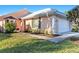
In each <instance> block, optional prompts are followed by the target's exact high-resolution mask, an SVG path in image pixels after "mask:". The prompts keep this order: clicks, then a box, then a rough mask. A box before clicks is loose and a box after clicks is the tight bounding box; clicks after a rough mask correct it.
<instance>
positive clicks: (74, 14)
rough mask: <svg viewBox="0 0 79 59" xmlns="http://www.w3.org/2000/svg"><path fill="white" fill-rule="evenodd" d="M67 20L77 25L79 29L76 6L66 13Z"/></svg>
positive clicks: (78, 10) (77, 8)
mask: <svg viewBox="0 0 79 59" xmlns="http://www.w3.org/2000/svg"><path fill="white" fill-rule="evenodd" d="M67 18H68V20H70V21H71V22H73V23H74V24H77V25H78V26H77V27H78V28H79V6H76V7H75V8H73V9H72V10H70V11H68V12H67Z"/></svg>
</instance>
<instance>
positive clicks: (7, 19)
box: [0, 9, 31, 32]
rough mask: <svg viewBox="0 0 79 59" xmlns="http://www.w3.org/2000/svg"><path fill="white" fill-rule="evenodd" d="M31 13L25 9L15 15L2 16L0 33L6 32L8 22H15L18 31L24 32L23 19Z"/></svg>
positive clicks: (0, 17)
mask: <svg viewBox="0 0 79 59" xmlns="http://www.w3.org/2000/svg"><path fill="white" fill-rule="evenodd" d="M30 13H31V12H29V11H28V10H25V9H23V10H20V11H17V12H14V13H10V14H6V15H3V16H0V31H1V32H5V23H6V22H14V23H15V25H16V30H17V31H24V23H23V22H24V20H22V19H21V17H23V16H25V15H28V14H30Z"/></svg>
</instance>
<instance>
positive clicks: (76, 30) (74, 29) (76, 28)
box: [72, 24, 79, 32]
mask: <svg viewBox="0 0 79 59" xmlns="http://www.w3.org/2000/svg"><path fill="white" fill-rule="evenodd" d="M72 26H73V27H72V31H73V32H78V30H79V27H78V25H77V24H73V25H72Z"/></svg>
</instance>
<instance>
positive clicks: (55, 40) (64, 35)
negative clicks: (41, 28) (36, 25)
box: [29, 32, 79, 43]
mask: <svg viewBox="0 0 79 59" xmlns="http://www.w3.org/2000/svg"><path fill="white" fill-rule="evenodd" d="M29 35H30V36H32V37H37V38H39V39H44V40H48V41H51V42H54V43H59V42H61V41H63V40H65V39H66V38H69V37H72V36H74V37H79V33H75V32H71V33H66V34H63V35H61V36H58V37H54V38H50V37H46V36H40V35H35V34H29Z"/></svg>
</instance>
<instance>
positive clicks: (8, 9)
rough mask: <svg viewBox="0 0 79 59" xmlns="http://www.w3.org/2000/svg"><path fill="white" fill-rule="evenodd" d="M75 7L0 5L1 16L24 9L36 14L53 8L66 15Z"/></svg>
mask: <svg viewBox="0 0 79 59" xmlns="http://www.w3.org/2000/svg"><path fill="white" fill-rule="evenodd" d="M74 7H75V5H0V15H5V14H8V13H13V12H17V11H19V10H22V9H26V10H29V11H31V12H35V11H38V10H42V9H45V8H53V9H56V10H58V11H60V12H63V13H64V12H65V11H68V10H71V9H72V8H74Z"/></svg>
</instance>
